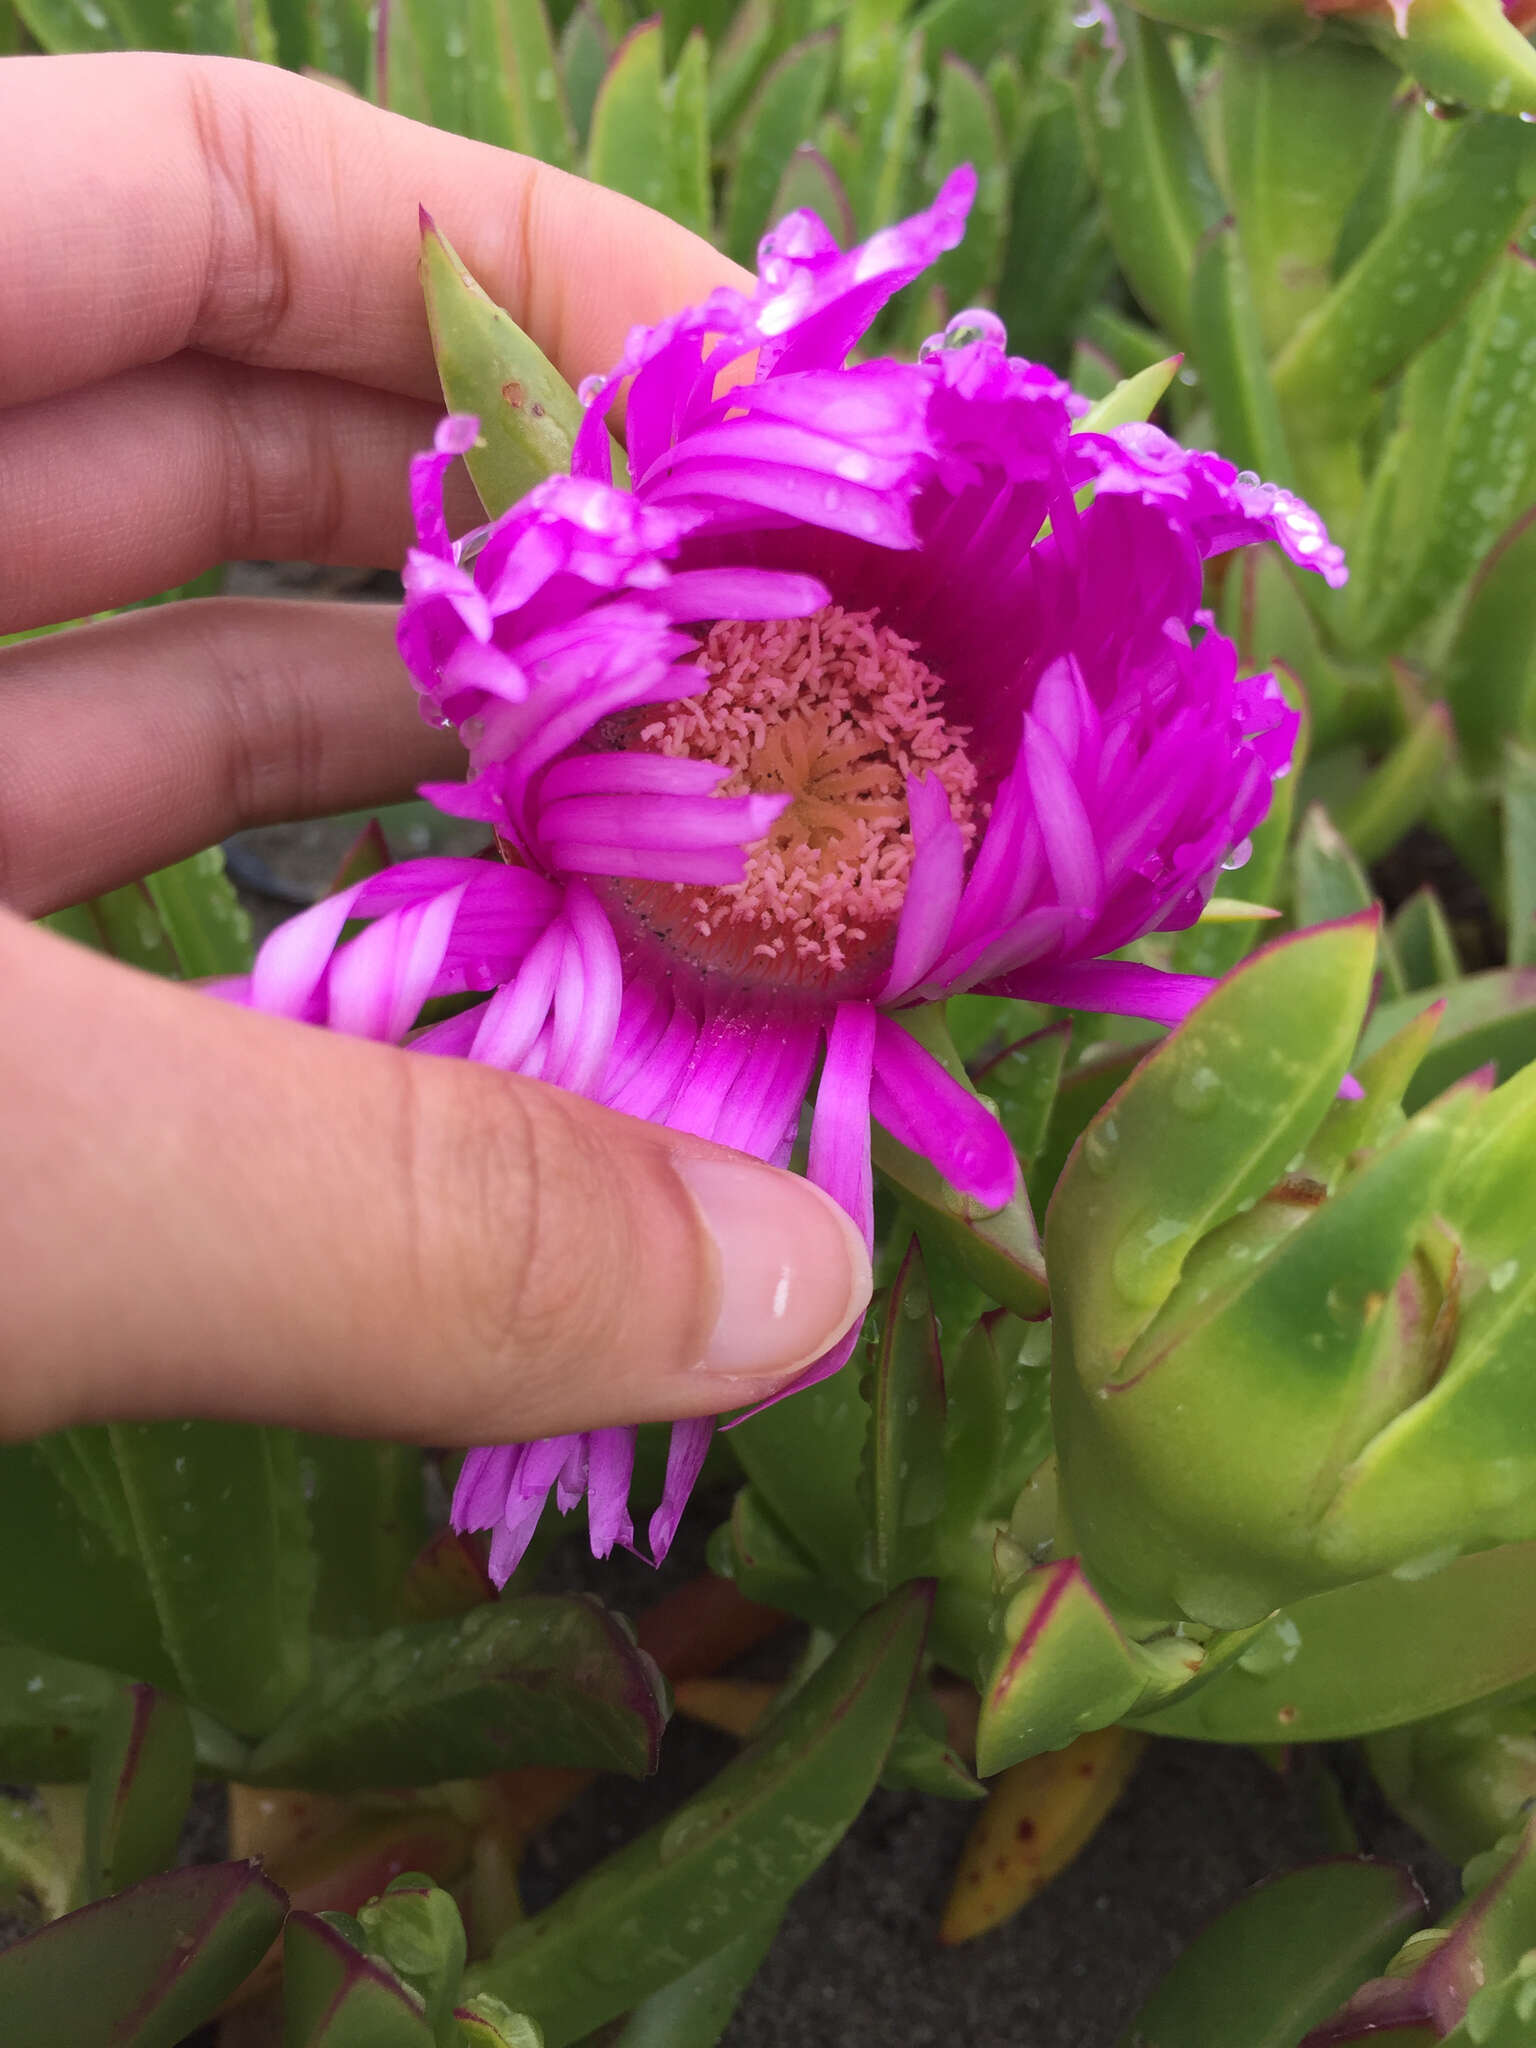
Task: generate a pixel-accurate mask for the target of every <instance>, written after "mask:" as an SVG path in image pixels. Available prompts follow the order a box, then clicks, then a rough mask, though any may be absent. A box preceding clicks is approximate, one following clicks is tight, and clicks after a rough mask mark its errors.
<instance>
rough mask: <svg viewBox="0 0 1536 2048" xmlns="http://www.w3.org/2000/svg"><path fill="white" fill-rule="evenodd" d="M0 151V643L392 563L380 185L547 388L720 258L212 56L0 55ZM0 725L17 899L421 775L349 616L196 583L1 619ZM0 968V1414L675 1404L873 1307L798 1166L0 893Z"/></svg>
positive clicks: (384, 630) (729, 1387)
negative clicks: (141, 946) (336, 565)
mask: <svg viewBox="0 0 1536 2048" xmlns="http://www.w3.org/2000/svg"><path fill="white" fill-rule="evenodd" d="M0 178H3V181H4V185H5V189H6V191H7V193H8V204H7V208H6V213H5V217H4V223H3V225H0V263H3V270H4V275H5V276H6V278H7V280H8V283H7V288H6V292H5V294H4V296H3V298H0V394H3V401H4V405H5V411H4V414H3V418H0V531H3V532H4V533H5V535H6V574H5V580H4V585H3V588H0V633H6V632H14V631H17V630H19V629H21V628H25V627H27V626H31V625H37V624H41V623H45V622H47V621H50V620H54V619H59V618H67V617H71V616H75V615H78V614H81V613H84V612H89V611H93V610H99V609H102V608H104V607H107V606H110V605H117V604H124V603H128V602H130V601H132V600H133V599H135V598H140V597H145V596H148V595H150V594H152V593H153V592H155V591H157V590H161V589H164V588H166V587H167V586H169V585H172V584H175V583H178V582H182V581H185V580H188V579H189V578H191V577H193V576H195V575H197V574H198V573H199V572H200V571H202V570H203V569H205V568H208V567H210V566H212V565H213V564H215V563H217V562H220V561H224V560H227V559H232V558H240V557H259V558H267V559H293V560H308V561H322V562H346V563H355V564H372V565H380V566H383V565H389V566H393V565H394V564H396V563H397V562H398V561H399V560H400V559H401V557H402V556H403V554H404V551H405V548H406V545H407V540H408V534H409V522H408V514H407V503H406V494H405V487H404V486H405V470H406V462H407V459H408V457H409V456H410V455H411V454H412V453H413V452H414V451H416V450H417V449H419V448H421V447H424V446H426V445H428V443H429V442H430V437H431V429H432V425H433V422H434V420H435V419H436V417H437V416H438V414H439V413H440V411H441V404H440V402H439V401H438V400H437V398H436V396H435V393H436V379H435V374H434V370H433V365H432V356H431V350H430V346H429V341H428V334H427V326H426V320H425V316H424V314H423V312H422V309H421V304H420V299H419V294H418V292H417V288H416V282H415V257H416V209H417V205H418V202H422V201H424V202H425V203H426V204H427V205H429V206H430V207H431V208H432V209H433V210H434V211H435V212H436V213H437V214H438V216H439V218H441V219H442V221H443V223H444V225H445V227H447V228H448V230H449V232H450V233H451V234H452V235H453V238H454V240H455V242H456V243H457V244H458V246H459V247H460V248H461V249H462V251H463V253H464V255H465V259H466V261H467V262H468V263H469V265H470V267H471V268H472V269H473V270H474V271H475V273H476V274H477V275H478V276H479V277H481V278H482V279H483V280H484V281H485V283H486V284H487V286H488V287H489V288H490V289H491V291H492V292H493V293H494V294H495V295H496V296H498V297H499V298H500V299H501V300H502V302H503V303H505V304H507V305H508V306H510V307H511V308H512V310H513V311H514V313H515V314H516V315H517V317H518V319H519V320H520V321H521V322H522V323H523V324H524V325H525V326H526V327H527V328H528V329H529V331H530V332H531V333H532V334H533V335H534V337H535V338H536V339H537V340H538V341H539V342H540V343H541V344H542V345H543V346H544V347H545V348H546V349H547V350H548V351H549V353H550V354H551V355H552V356H553V358H554V360H555V361H556V363H557V364H558V365H559V367H560V368H561V369H562V371H563V372H564V373H565V374H566V375H567V376H568V377H570V378H571V379H572V380H573V381H574V380H575V379H577V378H579V377H580V376H581V375H583V374H585V373H586V372H587V371H589V370H592V369H596V368H599V367H603V366H606V365H607V364H608V363H609V362H611V361H612V360H613V359H614V358H615V357H616V356H617V355H618V353H619V350H620V347H621V344H622V340H623V336H624V333H625V331H626V330H627V328H628V327H629V326H630V325H631V324H632V323H633V322H636V321H650V320H655V319H656V318H658V317H659V316H660V315H661V314H663V313H665V312H666V311H669V310H670V309H671V308H673V307H674V306H676V305H679V304H683V303H687V302H689V301H692V300H695V299H698V298H700V297H701V296H703V295H704V293H706V292H707V291H708V290H709V289H710V288H711V287H712V286H714V285H715V284H718V283H719V282H721V281H722V279H723V278H727V277H729V276H731V275H732V274H733V273H732V272H731V269H730V266H728V265H726V264H725V263H724V262H723V259H721V258H720V257H719V256H717V255H716V254H715V253H714V252H713V251H712V250H711V249H709V248H708V247H707V245H705V244H704V243H702V242H700V241H698V240H697V239H695V238H694V237H693V236H691V235H689V234H687V233H685V232H684V231H683V230H681V229H679V228H677V227H674V226H672V225H671V224H669V223H667V222H665V221H663V220H661V219H659V218H657V217H656V216H653V215H651V214H649V213H648V212H646V211H645V210H644V209H642V208H639V207H637V206H635V205H634V204H632V203H631V202H630V201H628V200H625V199H622V198H620V197H618V196H616V195H614V194H612V193H608V192H605V191H602V190H601V189H599V188H596V187H592V186H588V185H585V184H583V183H582V182H580V181H579V180H576V179H572V178H569V177H566V176H565V175H564V174H562V173H560V172H558V171H553V170H549V169H547V168H546V167H544V166H542V165H538V164H534V163H531V162H529V161H527V160H525V159H522V158H519V157H516V156H512V155H508V154H507V153H505V152H502V151H498V150H494V149H490V148H487V147H485V146H483V145H481V144H477V143H471V142H466V141H463V140H460V139H458V138H455V137H450V136H447V135H442V134H439V133H436V132H435V131H433V130H430V129H426V128H421V127H418V126H416V125H415V124H414V123H410V122H406V121H402V120H400V119H398V118H397V117H394V116H391V115H388V114H384V113H381V112H379V111H378V110H377V109H374V108H372V107H369V106H366V105H365V104H364V103H362V102H361V101H357V100H354V99H351V98H350V97H348V96H347V95H345V94H343V93H340V92H335V91H331V90H329V89H328V88H326V87H324V86H321V85H315V84H310V83H307V82H305V81H303V80H301V79H298V78H295V77H293V76H292V75H290V74H288V73H285V72H281V71H277V70H275V69H269V68H267V67H264V66H259V65H247V64H242V63H237V62H232V61H222V60H198V59H184V58H175V57H160V56H138V55H135V56H122V57H85V58H14V59H7V60H5V61H4V62H0ZM464 491H465V496H464V499H463V501H462V507H461V511H462V517H461V520H460V524H461V525H468V524H469V523H471V521H472V519H473V517H474V510H473V503H474V501H473V499H472V497H471V496H470V495H469V491H468V485H467V482H465V484H464ZM0 735H3V738H0V901H3V902H5V903H8V904H10V905H12V906H13V907H14V909H15V910H16V911H19V912H21V913H23V914H24V916H35V915H38V914H40V913H42V912H45V911H47V910H50V909H53V908H56V907H58V906H60V905H62V904H65V903H70V902H74V901H78V900H79V899H81V898H82V897H84V896H86V895H89V894H92V893H95V892H97V891H100V890H103V889H107V888H111V887H113V886H115V885H117V884H119V883H122V882H124V881H126V880H129V879H131V878H133V877H135V876H137V875H141V874H143V873H145V872H147V871H149V870H151V869H153V868H156V867H159V866H161V865H163V864H165V863H167V862H169V861H172V860H175V859H178V858H180V857H182V856H184V855H187V854H189V853H191V852H194V851H196V850H197V849H198V848H199V847H202V846H204V845H207V844H209V843H211V842H213V841H215V840H218V839H221V838H223V837H225V836H227V835H228V834H229V833H230V832H233V831H236V830H238V829H240V828H242V827H244V826H249V825H254V824H261V823H267V822H273V821H277V820H281V819H291V818H300V817H312V816H317V815H324V814H326V813H328V812H331V811H336V810H343V809H350V808H354V807H361V806H365V805H369V804H375V803H383V802H389V801H393V800H395V799H397V798H399V797H400V796H402V795H405V794H407V793H408V792H409V791H410V790H411V789H412V788H413V787H414V785H415V784H416V783H417V782H418V781H421V780H422V779H424V778H427V777H431V776H434V775H436V776H443V775H446V774H452V773H454V772H455V769H456V766H457V764H458V748H457V743H456V741H454V740H452V739H451V738H450V737H449V736H446V735H444V734H442V733H438V732H434V731H432V730H430V729H429V728H427V727H426V726H424V725H423V724H422V723H421V721H420V719H419V717H418V714H417V711H416V708H415V703H414V699H413V695H412V692H411V691H410V689H409V687H408V685H407V682H406V679H405V677H404V675H403V673H402V672H401V670H400V667H399V664H398V661H397V658H396V656H395V652H394V645H393V615H392V613H391V612H390V611H388V610H387V609H386V608H383V607H374V606H348V605H318V604H310V603H282V602H277V601H272V600H267V601H255V602H242V601H238V600H232V599H215V600H212V601H208V602H201V603H195V604H183V605H177V606H172V607H167V608H165V609H163V610H154V611H148V612H141V613H137V614H134V615H131V616H128V617H125V618H121V619H115V620H110V621H106V622H103V623H101V624H98V625H93V626H88V627H83V628H79V629H76V630H74V631H72V632H70V633H68V634H62V635H57V636H51V637H47V638H44V639H41V640H37V641H32V642H27V643H23V644H21V645H19V646H15V647H11V648H8V649H4V650H0ZM0 990H3V992H4V1005H3V1010H0V1132H3V1144H0V1155H3V1157H4V1161H5V1174H4V1179H3V1184H0V1272H3V1273H4V1275H5V1283H4V1308H3V1311H0V1333H3V1334H0V1435H8V1436H27V1435H32V1434H35V1433H38V1432H40V1431H44V1430H48V1429H53V1428H58V1427H61V1426H64V1425H67V1424H71V1423H76V1422H80V1421H89V1420H96V1419H101V1418H104V1417H108V1416H113V1417H126V1416H138V1417H149V1416H166V1415H203V1416H224V1417H238V1418H242V1419H248V1420H258V1421H273V1422H285V1423H291V1424H296V1425H304V1426H307V1427H310V1428H315V1429H321V1430H330V1431H338V1432H344V1433H353V1434H359V1435H375V1436H390V1437H398V1438H408V1439H415V1440H420V1441H436V1442H445V1443H477V1442H495V1441H501V1440H508V1439H517V1438H526V1437H532V1436H539V1435H548V1434H551V1433H555V1432H559V1431H566V1430H573V1429H581V1428H586V1427H591V1426H595V1425H598V1424H603V1423H616V1422H627V1421H639V1420H647V1419H662V1418H668V1417H680V1416H684V1415H693V1414H705V1413H715V1412H718V1411H719V1410H721V1409H725V1408H730V1407H732V1406H734V1405H736V1404H738V1403H741V1402H745V1401H748V1400H751V1399H755V1398H760V1397H761V1396H762V1395H763V1394H764V1393H765V1392H767V1391H769V1390H771V1389H772V1388H773V1387H774V1386H777V1385H778V1384H780V1383H782V1382H783V1381H785V1380H787V1379H788V1378H790V1377H792V1376H793V1374H794V1373H795V1372H796V1371H797V1370H798V1369H799V1368H800V1367H801V1366H802V1365H804V1364H805V1363H807V1362H808V1361H809V1360H810V1359H812V1358H815V1357H817V1356H818V1355H820V1354H821V1353H822V1352H824V1351H825V1350H827V1349H828V1348H829V1346H830V1345H831V1344H832V1343H833V1342H834V1341H835V1340H836V1338H837V1337H838V1336H840V1335H841V1334H842V1333H843V1332H844V1331H845V1330H846V1329H847V1328H848V1327H849V1326H850V1325H851V1324H852V1322H853V1320H854V1318H855V1316H856V1315H857V1314H858V1313H859V1312H860V1311H861V1310H862V1308H863V1306H864V1303H865V1301H866V1300H867V1298H868V1294H869V1268H868V1261H867V1258H866V1255H865V1253H864V1249H863V1246H862V1243H861V1242H860V1240H859V1237H858V1233H857V1231H856V1230H855V1229H854V1227H853V1226H852V1224H850V1223H849V1222H848V1220H847V1219H846V1218H845V1217H844V1216H843V1214H842V1212H841V1211H840V1210H839V1209H838V1208H837V1207H836V1205H835V1204H834V1203H832V1202H831V1201H830V1200H829V1199H828V1198H827V1197H825V1196H823V1195H822V1194H821V1193H820V1192H819V1191H818V1190H816V1189H814V1188H813V1187H811V1186H810V1185H809V1183H807V1182H805V1181H803V1180H799V1179H796V1178H793V1177H791V1176H790V1175H788V1174H783V1173H779V1172H776V1171H774V1170H773V1169H771V1168H769V1167H765V1166H762V1165H760V1164H758V1163H757V1162H755V1161H747V1160H744V1159H740V1158H738V1157H737V1156H736V1155H734V1154H730V1153H726V1152H722V1151H720V1150H719V1149H718V1148H716V1147H713V1146H710V1145H706V1144H704V1143H702V1142H700V1141H698V1140H695V1139H692V1138H688V1137H686V1136H683V1135H682V1134H679V1133H676V1132H671V1131H663V1130H660V1129H657V1128H655V1127H653V1126H651V1125H648V1124H642V1123H637V1122H635V1121H633V1120H631V1119H629V1118H626V1117H622V1116H618V1115H616V1114H614V1113H612V1112H610V1111H606V1110H602V1109H599V1108H597V1107H596V1106H594V1105H593V1104H590V1103H587V1102H585V1101H583V1100H581V1099H580V1098H578V1097H574V1096H569V1095H565V1094H563V1093H561V1092H560V1091H558V1090H555V1089H551V1088H546V1087H543V1086H541V1085H540V1084H539V1083H537V1082H529V1081H524V1080H521V1079H519V1078H516V1077H512V1076H508V1075H504V1074H499V1073H496V1072H494V1071H491V1070H489V1069H487V1068H484V1067H482V1066H478V1065H475V1064H472V1063H471V1062H468V1061H462V1060H439V1059H421V1058H413V1057H412V1056H410V1055H409V1054H407V1053H405V1052H402V1051H399V1050H397V1049H395V1048H393V1047H386V1046H379V1045H374V1044H371V1043H366V1042H363V1041H359V1040H349V1039H344V1038H340V1037H336V1036H333V1035H332V1034H330V1033H326V1032H320V1031H311V1030H307V1029H306V1028H305V1027H303V1026H300V1025H292V1024H288V1023H285V1022H282V1021H280V1020H276V1019H273V1018H269V1017H264V1016H261V1015H258V1014H256V1013H254V1012H251V1011H247V1010H243V1009H239V1008H235V1007H232V1006H225V1005H223V1004H218V1003H214V1002H211V1001H209V1000H207V999H206V998H204V997H202V996H200V995H198V994H197V993H196V992H195V991H189V990H186V989H180V988H176V987H173V986H169V985H167V984H165V983H161V982H157V981H154V980H152V979H151V978H149V977H147V976H143V975H138V974H135V973H133V972H131V971H130V970H128V969H125V968H123V967H120V966H117V965H115V964H114V963H112V962H110V961H107V960H105V959H102V958H100V957H98V956H96V955H94V954H90V953H87V952H85V951H83V950H81V949H78V948H76V947H74V946H71V945H69V944H68V943H67V942H65V941H63V940H60V939H58V938H55V937H54V936H53V935H52V934H50V933H48V932H46V931H42V930H39V929H37V928H36V927H33V926H29V925H28V924H26V923H25V922H24V921H23V918H22V917H18V916H14V915H11V914H9V913H7V912H5V911H3V910H0Z"/></svg>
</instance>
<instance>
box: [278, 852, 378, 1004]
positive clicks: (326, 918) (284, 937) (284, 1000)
mask: <svg viewBox="0 0 1536 2048" xmlns="http://www.w3.org/2000/svg"><path fill="white" fill-rule="evenodd" d="M363 886H364V885H363V884H362V883H360V882H359V883H356V884H355V885H354V886H353V887H352V888H350V889H342V890H340V891H338V893H337V894H336V895H334V896H327V897H326V899H325V901H324V902H323V903H317V904H315V906H314V908H313V909H311V910H304V911H301V912H300V913H299V915H298V916H297V917H290V918H289V920H288V922H287V923H286V924H282V925H279V926H278V928H277V930H276V931H275V932H274V933H273V934H272V936H271V938H270V939H268V940H267V942H266V944H265V945H264V946H263V947H262V949H261V951H260V952H259V953H258V954H257V955H256V964H255V965H254V967H253V968H252V969H251V998H250V1000H251V1007H252V1009H255V1010H267V1011H270V1012H271V1014H272V1015H273V1016H277V1017H298V1016H301V1015H302V1014H303V1011H304V1008H305V1006H306V1004H307V1003H308V1001H309V999H310V997H311V996H312V995H313V994H314V992H315V990H316V989H317V988H318V987H319V986H320V982H321V979H322V977H323V976H324V974H325V971H326V969H327V968H328V967H329V966H330V963H331V956H332V954H333V953H334V952H335V950H336V941H337V940H338V939H339V938H340V937H341V930H342V926H343V925H344V924H345V923H346V921H347V919H348V918H349V917H350V916H351V915H352V906H353V904H354V903H355V902H356V900H357V898H358V897H359V896H360V895H361V893H362V890H363Z"/></svg>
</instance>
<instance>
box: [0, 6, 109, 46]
mask: <svg viewBox="0 0 1536 2048" xmlns="http://www.w3.org/2000/svg"><path fill="white" fill-rule="evenodd" d="M13 4H14V5H15V8H16V12H17V14H18V15H20V17H21V19H22V21H23V22H24V23H25V24H26V27H27V29H28V30H29V31H30V33H31V34H32V35H33V36H34V37H35V38H36V41H37V43H38V46H39V48H41V49H44V50H47V51H50V52H51V53H52V54H53V55H55V56H69V55H72V54H74V53H76V52H85V51H94V50H121V49H125V48H126V47H127V42H126V38H125V37H124V34H123V30H122V28H121V27H120V26H119V23H118V21H117V19H115V18H114V17H113V16H111V15H109V14H108V13H107V12H106V11H105V9H103V8H101V7H98V6H96V5H95V4H94V0H13Z"/></svg>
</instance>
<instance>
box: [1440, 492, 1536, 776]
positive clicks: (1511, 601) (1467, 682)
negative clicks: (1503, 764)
mask: <svg viewBox="0 0 1536 2048" xmlns="http://www.w3.org/2000/svg"><path fill="white" fill-rule="evenodd" d="M1441 682H1442V685H1443V687H1444V690H1445V695H1446V701H1447V702H1448V703H1449V705H1450V707H1451V711H1452V714H1453V715H1454V717H1455V720H1456V734H1457V738H1458V739H1459V741H1460V742H1461V747H1462V751H1463V753H1464V754H1465V755H1466V758H1467V762H1468V765H1469V767H1471V768H1473V769H1476V770H1478V771H1484V770H1488V769H1491V768H1493V767H1494V766H1495V765H1496V763H1497V761H1498V755H1499V747H1500V743H1501V741H1502V740H1503V739H1504V737H1505V735H1506V734H1509V733H1513V734H1515V735H1516V736H1518V737H1520V738H1522V739H1524V740H1525V741H1526V742H1527V743H1531V744H1536V507H1533V508H1532V509H1531V510H1530V511H1529V512H1527V513H1526V514H1525V515H1524V516H1523V517H1522V518H1521V519H1519V520H1517V521H1516V522H1515V524H1514V525H1513V526H1512V527H1511V528H1510V529H1509V531H1508V532H1507V533H1506V534H1504V536H1503V537H1502V539H1501V540H1500V541H1499V543H1498V545H1497V546H1496V547H1494V548H1492V549H1490V551H1489V553H1488V555H1487V557H1486V559H1485V560H1484V562H1483V565H1482V567H1481V569H1480V570H1479V571H1478V574H1477V576H1476V578H1475V580H1474V581H1473V584H1472V588H1471V590H1470V592H1469V593H1468V596H1467V601H1466V604H1465V606H1464V608H1463V610H1462V613H1461V616H1460V618H1459V620H1458V621H1457V625H1456V632H1455V637H1454V638H1453V639H1452V641H1451V645H1450V648H1449V651H1448V652H1447V654H1446V658H1445V663H1444V666H1443V668H1442V670H1441Z"/></svg>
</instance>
